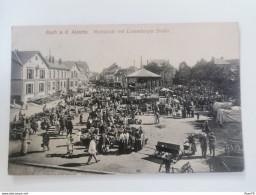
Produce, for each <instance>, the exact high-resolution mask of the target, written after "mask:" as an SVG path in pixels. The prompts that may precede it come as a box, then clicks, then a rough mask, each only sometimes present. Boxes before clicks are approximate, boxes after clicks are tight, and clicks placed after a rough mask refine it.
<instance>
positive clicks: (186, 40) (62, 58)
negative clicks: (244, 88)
mask: <svg viewBox="0 0 256 195" xmlns="http://www.w3.org/2000/svg"><path fill="white" fill-rule="evenodd" d="M10 52H11V60H10V62H11V64H10V66H11V86H10V87H11V90H10V93H11V94H10V128H9V156H8V159H9V161H8V174H9V175H88V174H90V175H91V174H111V175H116V174H178V173H179V174H189V173H191V174H193V173H214V172H215V173H216V172H226V173H227V174H229V173H230V172H243V171H244V149H243V136H242V134H243V132H242V120H241V99H240V70H241V68H240V29H239V24H238V23H231V22H230V23H224V22H221V23H167V24H164V23H163V24H113V25H109V24H108V25H68V26H66V25H62V26H60V25H52V26H13V27H12V45H11V51H10Z"/></svg>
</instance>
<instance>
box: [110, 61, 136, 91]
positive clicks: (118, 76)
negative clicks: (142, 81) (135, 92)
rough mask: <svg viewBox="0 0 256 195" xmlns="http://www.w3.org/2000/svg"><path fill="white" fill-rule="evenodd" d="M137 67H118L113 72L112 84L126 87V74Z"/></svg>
mask: <svg viewBox="0 0 256 195" xmlns="http://www.w3.org/2000/svg"><path fill="white" fill-rule="evenodd" d="M137 70H138V68H137V67H135V66H130V67H129V68H120V69H118V70H116V72H115V73H114V86H115V87H117V88H127V85H128V84H127V79H126V76H127V75H129V74H131V73H133V72H135V71H137Z"/></svg>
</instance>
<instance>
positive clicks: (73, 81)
mask: <svg viewBox="0 0 256 195" xmlns="http://www.w3.org/2000/svg"><path fill="white" fill-rule="evenodd" d="M63 64H64V65H65V66H67V67H68V68H69V72H68V74H69V75H68V89H69V91H77V89H78V87H79V83H78V82H79V81H80V80H79V74H80V71H79V69H78V67H77V64H76V62H75V61H64V62H63Z"/></svg>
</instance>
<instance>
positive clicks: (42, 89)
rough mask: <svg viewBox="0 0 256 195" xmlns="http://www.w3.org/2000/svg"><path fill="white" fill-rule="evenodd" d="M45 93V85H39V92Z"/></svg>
mask: <svg viewBox="0 0 256 195" xmlns="http://www.w3.org/2000/svg"><path fill="white" fill-rule="evenodd" d="M43 91H44V83H39V92H43Z"/></svg>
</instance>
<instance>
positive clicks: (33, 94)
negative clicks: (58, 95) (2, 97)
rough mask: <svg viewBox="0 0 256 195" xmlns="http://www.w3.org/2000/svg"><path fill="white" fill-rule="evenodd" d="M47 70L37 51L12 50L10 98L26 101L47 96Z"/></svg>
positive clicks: (45, 63) (44, 61)
mask: <svg viewBox="0 0 256 195" xmlns="http://www.w3.org/2000/svg"><path fill="white" fill-rule="evenodd" d="M48 70H49V69H48V63H47V61H46V60H45V58H44V57H43V56H42V54H41V53H40V52H39V51H18V50H15V51H12V66H11V98H12V99H15V100H16V101H18V102H20V101H23V102H26V101H27V100H29V99H36V98H40V97H45V96H47V87H46V84H47V79H48V78H47V77H48Z"/></svg>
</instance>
